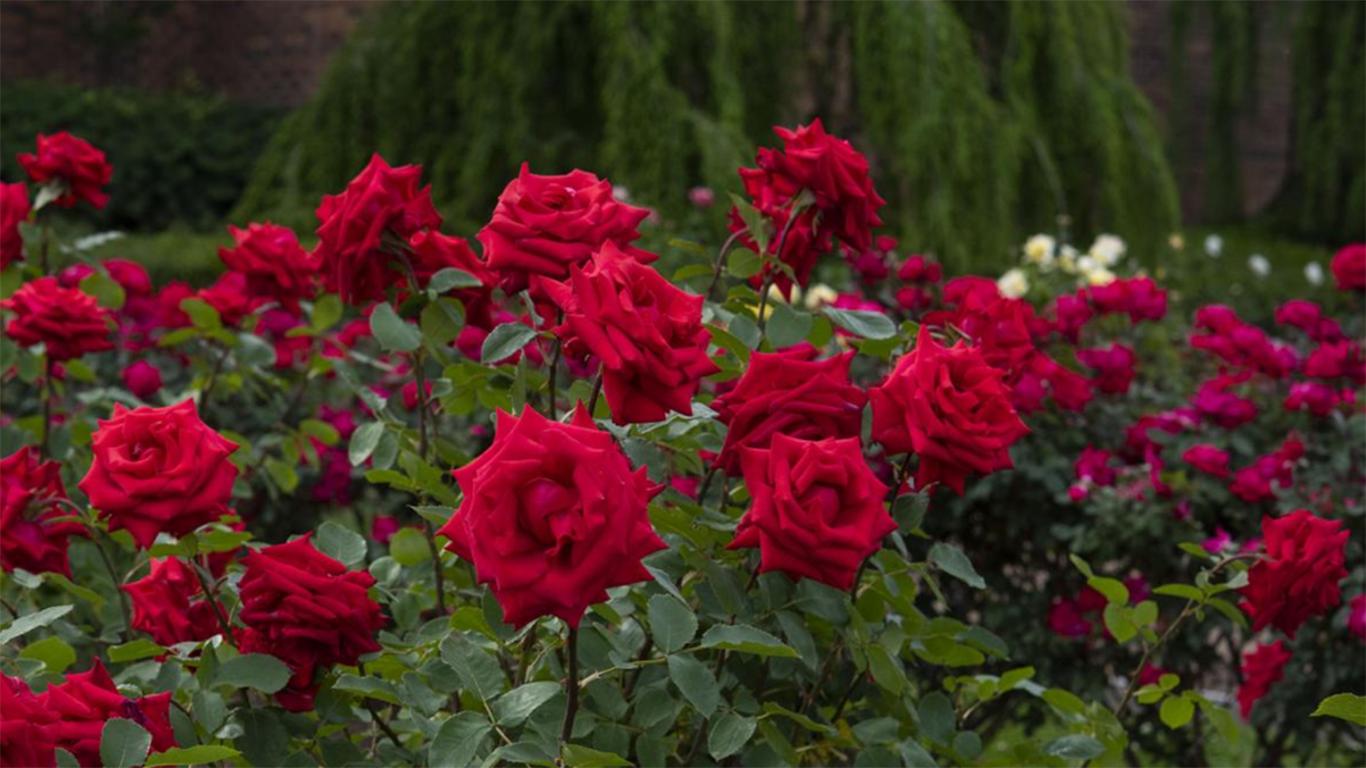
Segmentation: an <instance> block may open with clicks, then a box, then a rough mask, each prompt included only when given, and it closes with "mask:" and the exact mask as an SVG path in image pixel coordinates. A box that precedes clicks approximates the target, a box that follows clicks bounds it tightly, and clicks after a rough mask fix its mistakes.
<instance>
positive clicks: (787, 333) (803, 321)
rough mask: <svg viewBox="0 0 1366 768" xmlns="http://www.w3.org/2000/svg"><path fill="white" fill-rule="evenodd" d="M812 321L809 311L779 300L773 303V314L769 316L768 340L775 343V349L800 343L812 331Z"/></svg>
mask: <svg viewBox="0 0 1366 768" xmlns="http://www.w3.org/2000/svg"><path fill="white" fill-rule="evenodd" d="M811 323H812V318H811V314H810V313H809V312H802V311H800V310H797V309H794V308H793V307H792V305H791V304H786V303H783V302H781V301H779V302H777V303H775V304H774V305H773V314H772V315H771V316H770V317H769V318H768V326H767V331H768V340H769V341H770V342H772V343H773V348H774V349H782V348H783V347H790V346H792V345H793V344H798V343H800V342H802V341H805V340H806V336H807V334H809V333H811Z"/></svg>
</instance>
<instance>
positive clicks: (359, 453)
mask: <svg viewBox="0 0 1366 768" xmlns="http://www.w3.org/2000/svg"><path fill="white" fill-rule="evenodd" d="M383 434H384V424H383V423H381V422H378V421H371V422H367V423H365V424H362V425H360V426H359V427H356V431H355V432H352V433H351V443H350V445H348V446H347V448H346V457H347V458H348V459H350V460H351V466H353V467H358V466H360V465H361V464H364V463H365V460H366V459H368V458H370V454H372V453H374V452H375V447H376V446H378V445H379V439H380V437H381V436H382V435H383Z"/></svg>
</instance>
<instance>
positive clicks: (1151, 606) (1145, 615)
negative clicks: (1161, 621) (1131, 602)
mask: <svg viewBox="0 0 1366 768" xmlns="http://www.w3.org/2000/svg"><path fill="white" fill-rule="evenodd" d="M1132 618H1133V620H1134V623H1135V624H1137V625H1138V626H1140V627H1150V626H1152V625H1153V624H1154V623H1156V622H1157V603H1155V602H1153V601H1152V600H1144V601H1143V602H1141V603H1139V604H1138V605H1135V606H1134V608H1133V613H1132Z"/></svg>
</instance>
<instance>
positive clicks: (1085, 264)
mask: <svg viewBox="0 0 1366 768" xmlns="http://www.w3.org/2000/svg"><path fill="white" fill-rule="evenodd" d="M1104 266H1105V265H1104V264H1102V263H1100V262H1099V261H1097V260H1096V259H1095V258H1094V257H1092V256H1082V257H1081V258H1080V259H1077V270H1078V271H1079V272H1081V273H1082V274H1086V273H1087V272H1090V271H1092V270H1094V269H1100V268H1102V267H1104Z"/></svg>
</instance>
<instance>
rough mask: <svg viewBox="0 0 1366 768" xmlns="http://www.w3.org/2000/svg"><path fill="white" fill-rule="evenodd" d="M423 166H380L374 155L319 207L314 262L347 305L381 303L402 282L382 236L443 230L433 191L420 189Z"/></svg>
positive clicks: (382, 164) (377, 156)
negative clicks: (433, 199) (362, 168)
mask: <svg viewBox="0 0 1366 768" xmlns="http://www.w3.org/2000/svg"><path fill="white" fill-rule="evenodd" d="M421 177H422V166H420V165H400V166H398V167H397V168H395V167H393V166H390V165H389V164H388V163H386V162H384V158H382V157H380V156H379V155H378V154H376V155H373V156H372V157H371V158H370V163H369V164H368V165H366V166H365V169H364V170H362V171H361V172H360V174H359V175H357V176H356V178H354V179H352V180H351V181H350V182H349V183H348V184H347V185H346V190H345V191H343V192H342V193H341V194H337V195H325V196H324V197H323V201H322V203H321V204H320V205H319V206H318V211H317V215H318V247H317V249H316V250H314V252H313V256H314V258H315V259H317V260H318V262H319V264H320V268H321V269H322V270H323V283H324V284H325V285H326V287H327V289H328V290H329V291H335V292H337V293H338V294H340V295H341V298H342V301H345V302H347V303H349V304H363V303H365V302H367V301H371V300H374V299H382V298H384V293H385V291H387V290H388V289H389V286H391V285H393V284H394V283H397V282H399V281H401V280H402V279H403V273H402V272H401V271H400V270H399V269H398V265H397V264H396V263H395V256H394V255H392V254H391V253H390V252H388V251H386V250H385V249H384V234H385V233H386V232H387V233H390V234H392V235H394V236H395V237H398V238H400V239H402V240H407V239H408V238H409V237H412V236H413V235H414V234H415V233H417V232H418V231H420V230H423V229H435V228H437V227H439V226H441V216H440V214H438V213H437V212H436V208H434V207H433V206H432V192H431V187H421V188H419V187H418V183H419V181H420V179H421Z"/></svg>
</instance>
